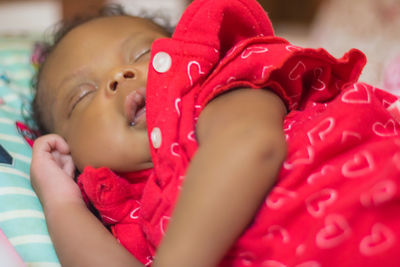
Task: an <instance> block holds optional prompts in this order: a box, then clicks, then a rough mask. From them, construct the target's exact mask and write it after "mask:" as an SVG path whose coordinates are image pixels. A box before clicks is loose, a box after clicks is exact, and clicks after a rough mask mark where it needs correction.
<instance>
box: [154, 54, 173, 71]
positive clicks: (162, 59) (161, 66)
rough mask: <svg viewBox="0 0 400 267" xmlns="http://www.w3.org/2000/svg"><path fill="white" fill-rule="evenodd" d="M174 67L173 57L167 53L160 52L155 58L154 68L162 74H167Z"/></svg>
mask: <svg viewBox="0 0 400 267" xmlns="http://www.w3.org/2000/svg"><path fill="white" fill-rule="evenodd" d="M171 65H172V59H171V56H170V55H169V54H167V53H165V52H158V53H157V54H155V56H154V58H153V68H154V69H155V70H156V71H157V72H160V73H164V72H167V71H168V70H169V69H170V68H171Z"/></svg>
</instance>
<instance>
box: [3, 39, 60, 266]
mask: <svg viewBox="0 0 400 267" xmlns="http://www.w3.org/2000/svg"><path fill="white" fill-rule="evenodd" d="M31 47H32V41H31V40H29V39H26V38H25V39H21V38H18V39H16V38H0V229H1V230H2V231H3V232H4V234H5V235H6V236H7V238H8V240H9V241H10V243H11V244H12V245H13V246H14V247H15V249H16V251H17V252H18V254H19V255H20V256H21V258H22V259H23V261H24V262H25V263H26V265H27V266H31V267H56V266H57V267H58V266H60V264H59V261H58V259H57V256H56V253H55V251H54V248H53V245H52V243H51V240H50V237H49V234H48V232H47V227H46V222H45V219H44V215H43V210H42V207H41V205H40V202H39V200H38V198H37V197H36V195H35V193H34V191H33V190H32V187H31V184H30V178H29V165H30V161H31V157H32V151H31V148H30V146H29V144H28V143H27V141H26V140H25V139H24V137H23V136H22V135H21V134H20V132H21V129H18V128H21V127H17V121H23V114H22V110H23V109H22V107H23V106H26V104H27V103H29V100H30V99H31V90H30V79H31V76H32V73H33V70H32V67H31V64H30V53H31ZM19 126H21V125H19ZM22 131H23V132H25V133H27V132H26V131H25V130H24V129H22ZM0 265H1V263H0Z"/></svg>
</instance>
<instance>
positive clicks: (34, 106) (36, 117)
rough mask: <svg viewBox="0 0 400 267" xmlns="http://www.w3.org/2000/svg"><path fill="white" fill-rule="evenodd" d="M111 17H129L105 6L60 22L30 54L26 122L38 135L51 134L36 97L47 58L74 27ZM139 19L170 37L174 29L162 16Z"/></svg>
mask: <svg viewBox="0 0 400 267" xmlns="http://www.w3.org/2000/svg"><path fill="white" fill-rule="evenodd" d="M113 16H130V15H129V14H127V13H126V12H125V11H124V9H123V7H122V6H121V5H117V4H113V5H106V6H104V7H103V8H101V9H100V10H99V11H98V13H97V14H95V15H86V16H76V17H74V18H73V19H71V20H64V21H61V22H60V23H58V24H56V25H55V26H54V28H52V29H51V33H50V35H51V39H52V40H50V41H49V40H47V41H42V42H38V43H36V44H35V47H34V51H33V53H32V64H33V66H34V67H35V73H34V75H33V77H32V89H33V95H34V98H33V101H32V103H31V118H30V119H28V120H27V123H28V124H29V125H30V126H31V127H32V128H33V129H34V130H36V131H37V132H38V133H39V134H48V133H50V132H51V131H50V129H49V128H48V127H47V125H45V123H44V121H43V114H42V111H41V107H40V106H39V97H38V91H39V87H40V79H41V74H42V70H43V67H44V65H45V64H46V60H47V58H48V56H49V55H50V54H51V52H52V51H53V50H54V49H55V48H56V47H57V45H58V43H60V41H61V40H62V39H63V38H64V37H65V36H66V35H67V34H68V33H69V32H70V31H72V30H73V29H75V28H76V27H78V26H80V25H82V24H84V23H86V22H89V21H91V20H94V19H97V18H102V17H113ZM140 17H141V18H144V19H148V20H150V21H152V22H153V23H154V24H155V25H157V26H159V27H160V29H162V30H164V31H165V32H166V33H168V34H169V35H171V34H172V32H173V30H174V28H173V27H172V26H171V24H170V21H169V20H168V19H167V18H166V17H164V16H163V15H157V14H156V15H151V14H149V13H146V12H143V13H142V14H141V15H140ZM161 24H163V25H161Z"/></svg>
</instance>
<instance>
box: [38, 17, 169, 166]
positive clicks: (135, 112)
mask: <svg viewBox="0 0 400 267" xmlns="http://www.w3.org/2000/svg"><path fill="white" fill-rule="evenodd" d="M165 36H166V33H165V32H164V31H163V30H162V29H160V28H159V27H158V26H156V25H154V24H153V23H151V22H150V21H148V20H145V19H140V18H134V17H128V16H120V17H106V18H98V19H95V20H92V21H90V22H87V23H85V24H83V25H81V26H78V27H77V28H75V29H73V30H72V31H71V32H69V33H68V34H67V35H66V36H65V37H64V38H63V39H62V40H61V42H60V43H59V44H58V45H57V46H56V48H55V50H53V52H52V53H51V55H50V56H49V58H48V60H47V62H46V64H45V66H44V69H43V72H42V73H43V74H42V76H41V85H40V89H39V98H38V99H39V103H40V105H41V107H42V110H44V111H48V113H47V115H46V114H45V115H44V118H45V123H46V124H47V125H48V127H49V128H50V129H51V130H52V131H53V132H55V133H57V134H59V135H61V136H62V137H64V138H65V139H66V141H67V143H68V144H69V146H70V149H71V155H72V157H73V160H74V162H75V164H76V166H77V167H78V169H79V170H82V169H83V168H84V167H85V166H94V167H100V166H105V167H109V168H111V169H112V170H114V171H117V172H128V171H135V170H141V169H146V168H150V167H152V162H151V155H150V148H149V142H148V137H147V129H146V116H145V108H144V104H145V99H144V98H145V88H146V81H147V68H148V64H149V60H150V48H151V45H152V43H153V41H154V40H155V39H157V38H161V37H165Z"/></svg>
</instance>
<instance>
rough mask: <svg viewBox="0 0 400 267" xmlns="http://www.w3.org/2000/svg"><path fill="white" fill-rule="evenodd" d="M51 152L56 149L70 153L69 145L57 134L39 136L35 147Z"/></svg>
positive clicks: (62, 152) (63, 152)
mask: <svg viewBox="0 0 400 267" xmlns="http://www.w3.org/2000/svg"><path fill="white" fill-rule="evenodd" d="M35 147H36V149H37V150H39V151H44V152H48V153H51V152H52V151H54V150H56V151H58V152H60V153H61V154H69V146H68V144H67V143H66V142H65V140H64V139H63V138H62V137H61V136H59V135H56V134H49V135H44V136H41V137H39V138H38V139H37V140H36V141H35V143H34V149H35Z"/></svg>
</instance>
